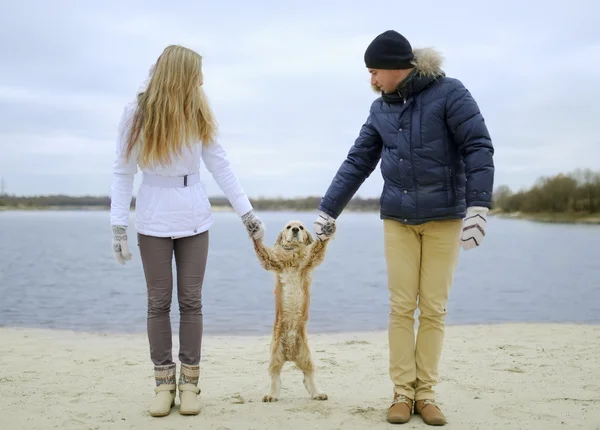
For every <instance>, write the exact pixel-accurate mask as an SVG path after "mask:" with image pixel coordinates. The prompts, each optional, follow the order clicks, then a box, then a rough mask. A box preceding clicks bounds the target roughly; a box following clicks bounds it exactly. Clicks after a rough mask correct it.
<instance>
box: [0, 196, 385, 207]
mask: <svg viewBox="0 0 600 430" xmlns="http://www.w3.org/2000/svg"><path fill="white" fill-rule="evenodd" d="M209 201H210V203H211V205H213V206H221V207H229V208H231V204H230V203H229V201H228V200H227V199H226V198H225V197H221V196H219V197H210V198H209ZM250 201H251V203H252V205H253V206H254V208H255V209H256V210H274V211H276V210H299V211H304V210H309V211H310V210H316V209H317V207H318V206H319V202H320V201H321V198H320V197H314V196H310V197H302V198H291V199H284V198H257V199H250ZM1 207H5V208H24V209H27V208H31V209H36V208H40V209H42V208H49V207H53V208H59V209H60V208H64V209H68V208H89V209H109V208H110V197H109V196H81V197H76V196H67V195H60V194H59V195H43V196H14V195H4V196H0V208H1ZM131 208H132V209H134V208H135V197H133V198H132V201H131ZM347 208H348V209H349V210H355V211H361V210H362V211H373V210H379V199H378V198H371V199H363V198H360V197H356V198H354V199H352V200H351V201H350V203H349V204H348V207H347Z"/></svg>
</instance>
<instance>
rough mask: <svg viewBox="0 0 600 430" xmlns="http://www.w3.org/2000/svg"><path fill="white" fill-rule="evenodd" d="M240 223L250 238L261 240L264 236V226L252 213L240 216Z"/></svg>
mask: <svg viewBox="0 0 600 430" xmlns="http://www.w3.org/2000/svg"><path fill="white" fill-rule="evenodd" d="M242 222H243V223H244V226H245V227H246V230H247V231H248V234H249V235H250V237H252V238H253V239H256V240H262V239H263V237H264V236H265V225H264V223H263V222H262V220H261V219H260V218H259V217H258V216H256V214H255V213H254V211H250V212H248V213H247V214H245V215H242Z"/></svg>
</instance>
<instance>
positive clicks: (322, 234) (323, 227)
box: [314, 211, 336, 240]
mask: <svg viewBox="0 0 600 430" xmlns="http://www.w3.org/2000/svg"><path fill="white" fill-rule="evenodd" d="M314 227H315V236H317V239H319V240H328V239H330V238H331V237H332V236H333V235H334V233H335V230H336V226H335V218H333V217H331V216H329V215H327V214H326V213H325V212H323V211H319V213H318V215H317V219H316V220H315V223H314Z"/></svg>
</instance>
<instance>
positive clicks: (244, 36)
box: [0, 0, 600, 197]
mask: <svg viewBox="0 0 600 430" xmlns="http://www.w3.org/2000/svg"><path fill="white" fill-rule="evenodd" d="M534 3H535V2H534ZM534 3H529V4H527V3H525V2H516V1H510V2H508V3H507V2H503V3H501V4H497V5H496V4H494V5H491V4H483V3H480V2H479V3H475V1H466V0H463V1H458V2H455V3H452V4H447V3H440V4H439V5H436V7H435V8H433V7H432V8H427V10H423V6H422V5H420V4H415V5H406V4H400V3H398V2H394V1H392V0H390V1H383V2H379V3H377V4H376V5H375V4H367V3H364V4H359V3H356V4H354V5H352V4H348V3H347V2H345V3H342V2H339V1H334V2H326V3H322V2H321V3H319V2H316V1H308V2H303V3H302V4H298V5H286V4H284V3H281V2H274V1H266V2H262V3H261V4H259V5H258V6H257V5H255V4H250V3H237V4H236V5H235V7H233V6H231V4H229V3H226V2H220V3H213V4H201V3H198V2H192V1H183V2H177V3H173V4H171V5H168V6H167V4H166V3H164V2H158V1H146V2H141V1H139V0H135V1H131V2H116V1H115V0H107V1H105V2H102V3H84V2H76V1H58V0H57V1H55V2H44V1H41V0H38V1H30V2H27V3H19V2H17V1H16V0H13V1H9V2H8V7H6V12H5V13H3V14H2V16H0V49H1V53H2V55H3V62H2V65H1V66H0V82H1V84H0V151H1V153H2V157H0V176H3V177H4V179H5V182H6V187H7V190H8V191H9V192H14V193H22V194H39V193H72V194H106V193H107V192H108V190H109V189H110V181H111V167H112V157H113V155H114V145H115V143H114V140H115V138H116V129H117V123H118V121H119V118H120V116H121V112H122V109H123V106H124V105H125V103H127V102H128V101H129V100H131V98H132V97H133V94H134V91H135V89H136V88H137V87H138V85H139V84H140V82H141V81H142V80H143V79H144V78H145V77H146V76H147V73H148V69H149V67H150V65H151V64H152V63H153V62H154V61H155V60H156V58H157V56H158V55H159V54H160V52H161V51H162V50H163V49H164V47H165V46H166V45H168V44H171V43H179V44H183V45H186V46H189V47H191V48H193V49H196V50H197V51H198V52H200V53H201V54H202V55H203V57H204V72H205V91H206V92H207V94H208V95H209V97H210V100H211V103H212V105H213V109H214V110H215V113H216V114H217V118H218V121H219V124H220V141H221V143H222V144H223V145H224V146H225V148H226V150H227V151H228V153H229V155H230V159H231V162H232V165H233V166H234V168H235V170H236V172H237V173H238V175H239V177H240V180H241V181H242V183H243V184H244V187H245V188H246V189H247V191H248V193H249V194H250V195H251V196H258V195H262V196H280V195H282V196H286V195H294V196H296V195H319V194H322V193H324V192H325V190H326V188H327V187H328V186H329V183H330V182H331V179H332V177H333V175H334V174H335V172H336V171H337V169H338V167H339V165H340V164H341V162H342V161H343V159H344V157H345V156H346V154H347V152H348V150H349V148H350V146H351V145H352V144H353V142H354V140H355V138H356V136H357V134H358V131H359V130H360V126H361V125H362V123H363V122H364V120H365V119H366V117H367V114H368V109H369V106H370V104H371V102H372V100H373V98H374V95H373V93H372V92H371V90H370V89H369V86H368V79H369V77H368V74H367V73H366V70H365V68H364V63H363V59H362V55H363V52H364V49H365V47H366V45H367V44H368V43H369V42H370V40H371V39H372V38H373V37H374V36H375V35H377V34H379V33H380V32H382V31H384V30H386V29H389V28H395V29H397V30H398V31H400V32H401V33H403V34H405V35H406V36H407V37H408V38H409V39H410V40H411V42H412V44H413V46H415V47H422V46H434V47H436V48H438V49H439V50H440V51H441V52H442V53H443V54H444V56H445V63H444V70H445V71H446V73H447V74H448V75H450V76H453V77H456V78H458V79H460V80H461V81H462V82H463V83H464V84H465V85H466V86H467V88H468V89H469V90H470V91H471V92H472V94H473V95H474V97H475V99H476V100H477V102H478V104H479V106H480V108H481V111H482V113H483V115H484V117H485V119H486V123H487V124H488V127H489V128H490V132H491V134H492V137H493V140H494V144H495V147H496V159H495V161H496V184H497V185H500V184H508V185H509V186H511V187H512V188H520V187H522V186H529V185H531V184H532V183H533V182H534V181H535V179H536V178H537V177H538V176H540V175H548V174H555V173H558V172H559V171H568V170H573V169H575V168H576V167H591V168H596V169H597V168H598V162H597V160H599V159H600V145H599V143H600V142H598V140H599V139H598V137H597V135H598V134H597V131H596V130H595V127H594V123H595V120H596V118H598V116H599V115H600V107H598V105H597V102H596V101H597V100H598V99H599V98H600V88H598V87H597V86H596V85H594V83H595V82H597V81H598V78H599V77H600V55H599V54H600V36H599V35H598V32H597V31H596V28H597V27H596V24H595V22H594V18H593V17H594V16H597V15H598V12H599V7H598V6H597V5H596V4H595V3H593V2H591V1H587V2H586V1H581V2H578V3H577V4H578V7H574V5H573V4H572V3H571V4H561V5H553V6H548V5H542V3H541V2H538V4H534ZM400 23H401V24H400ZM557 29H560V31H559V30H557ZM203 175H204V178H205V182H206V184H207V189H208V191H209V192H210V193H211V194H213V195H216V194H221V192H220V190H219V189H218V187H217V185H216V183H215V182H214V181H213V180H212V179H211V178H210V176H209V175H208V173H207V172H206V170H204V171H203ZM381 185H382V179H381V174H380V173H379V171H378V170H376V171H375V172H374V173H373V174H372V176H371V177H370V178H369V179H367V181H365V183H364V184H363V186H362V187H361V189H360V190H359V192H358V195H361V196H372V197H376V196H378V195H379V193H380V191H381Z"/></svg>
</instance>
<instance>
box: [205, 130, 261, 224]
mask: <svg viewBox="0 0 600 430" xmlns="http://www.w3.org/2000/svg"><path fill="white" fill-rule="evenodd" d="M202 160H203V161H204V164H205V165H206V168H207V169H208V171H209V172H210V174H211V175H212V177H213V178H214V179H215V181H216V182H217V185H218V186H219V188H221V190H222V191H223V193H224V194H225V197H226V198H227V200H229V203H230V204H231V206H232V207H233V210H234V211H235V212H236V213H237V214H238V215H239V216H242V215H244V214H246V213H248V212H250V211H251V210H252V204H251V203H250V200H249V199H248V196H247V195H246V193H245V191H244V189H243V188H242V185H241V184H240V181H239V180H238V178H237V176H236V175H235V173H234V172H233V169H232V168H231V163H230V162H229V160H228V158H227V153H226V151H225V149H224V148H223V146H221V145H220V144H219V143H218V142H216V141H214V142H212V143H211V144H209V145H207V146H204V147H203V148H202Z"/></svg>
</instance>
